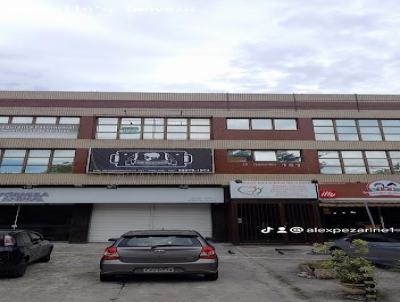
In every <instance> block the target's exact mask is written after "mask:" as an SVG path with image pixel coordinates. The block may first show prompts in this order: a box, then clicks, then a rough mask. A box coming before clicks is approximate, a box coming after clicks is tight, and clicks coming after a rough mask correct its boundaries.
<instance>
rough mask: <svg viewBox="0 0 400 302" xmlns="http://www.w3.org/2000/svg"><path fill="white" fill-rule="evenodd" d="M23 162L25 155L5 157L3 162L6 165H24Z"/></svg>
mask: <svg viewBox="0 0 400 302" xmlns="http://www.w3.org/2000/svg"><path fill="white" fill-rule="evenodd" d="M23 162H24V158H23V157H3V160H2V162H1V164H2V165H6V166H18V165H22V164H23Z"/></svg>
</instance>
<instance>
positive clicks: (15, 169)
mask: <svg viewBox="0 0 400 302" xmlns="http://www.w3.org/2000/svg"><path fill="white" fill-rule="evenodd" d="M21 172H22V166H3V165H2V166H1V167H0V173H21Z"/></svg>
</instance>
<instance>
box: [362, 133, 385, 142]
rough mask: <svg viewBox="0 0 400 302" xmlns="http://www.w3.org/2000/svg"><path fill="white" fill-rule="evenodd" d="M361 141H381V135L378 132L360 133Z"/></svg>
mask: <svg viewBox="0 0 400 302" xmlns="http://www.w3.org/2000/svg"><path fill="white" fill-rule="evenodd" d="M361 139H362V140H363V141H381V140H382V135H380V134H361Z"/></svg>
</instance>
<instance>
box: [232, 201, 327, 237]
mask: <svg viewBox="0 0 400 302" xmlns="http://www.w3.org/2000/svg"><path fill="white" fill-rule="evenodd" d="M232 204H233V207H234V208H235V210H234V211H233V213H236V215H234V216H236V223H237V227H236V228H234V229H236V232H237V236H234V237H236V239H237V240H234V241H237V243H303V242H314V241H317V240H318V236H316V235H315V234H313V233H307V232H306V230H307V229H308V228H315V227H317V228H318V227H321V225H320V219H319V210H318V205H317V203H316V201H311V200H302V201H297V200H296V201H288V200H274V201H269V200H262V201H254V200H246V201H245V200H240V201H233V202H232ZM233 223H235V221H233ZM268 227H270V228H273V230H271V231H270V232H269V233H267V234H265V233H262V232H261V230H263V229H267V228H268ZM280 227H284V229H279V228H280ZM292 227H301V228H303V229H304V230H305V231H304V232H301V233H293V232H291V231H290V229H291V228H292ZM279 231H281V232H279Z"/></svg>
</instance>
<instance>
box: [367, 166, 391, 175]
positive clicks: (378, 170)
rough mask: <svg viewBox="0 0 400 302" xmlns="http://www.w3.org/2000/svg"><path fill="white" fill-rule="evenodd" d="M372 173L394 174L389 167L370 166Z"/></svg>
mask: <svg viewBox="0 0 400 302" xmlns="http://www.w3.org/2000/svg"><path fill="white" fill-rule="evenodd" d="M369 173H370V174H392V171H390V169H389V167H369Z"/></svg>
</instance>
